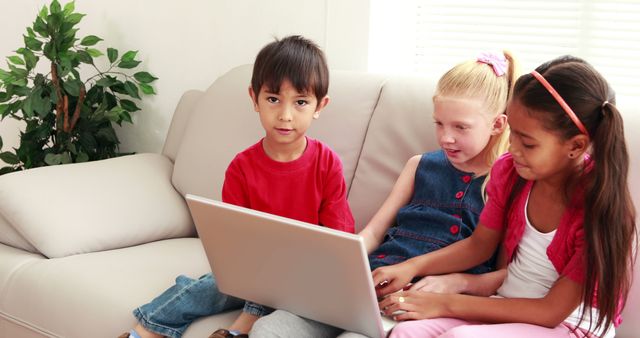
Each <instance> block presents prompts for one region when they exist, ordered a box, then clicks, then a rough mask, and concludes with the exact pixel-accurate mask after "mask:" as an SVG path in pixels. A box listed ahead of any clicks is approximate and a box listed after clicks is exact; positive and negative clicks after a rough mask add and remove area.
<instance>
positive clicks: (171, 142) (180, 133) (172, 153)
mask: <svg viewBox="0 0 640 338" xmlns="http://www.w3.org/2000/svg"><path fill="white" fill-rule="evenodd" d="M203 94H204V92H203V91H201V90H189V91H186V92H185V93H184V94H182V97H181V98H180V102H178V105H177V106H176V110H175V111H174V112H173V117H172V118H171V125H170V126H169V131H168V132H167V138H166V140H165V141H164V147H163V148H162V154H163V155H164V156H167V157H168V158H170V159H171V161H175V160H176V155H177V154H178V149H180V143H181V142H182V138H183V137H184V130H185V129H186V127H187V122H188V121H189V116H190V115H191V112H192V111H193V108H194V107H195V106H196V104H197V103H198V100H200V97H202V95H203Z"/></svg>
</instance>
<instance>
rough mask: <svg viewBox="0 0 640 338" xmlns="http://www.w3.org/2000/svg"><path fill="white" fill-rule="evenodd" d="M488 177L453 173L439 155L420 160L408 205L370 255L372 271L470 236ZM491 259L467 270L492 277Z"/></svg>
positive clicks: (403, 208)
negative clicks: (486, 273)
mask: <svg viewBox="0 0 640 338" xmlns="http://www.w3.org/2000/svg"><path fill="white" fill-rule="evenodd" d="M485 178H486V176H480V177H475V176H474V175H473V173H467V172H463V171H460V170H458V169H456V168H455V167H454V166H453V165H452V164H451V163H450V162H449V160H448V159H447V157H446V155H445V153H444V151H442V150H439V151H435V152H430V153H426V154H423V155H422V158H421V159H420V163H419V164H418V168H417V169H416V177H415V182H414V192H413V197H412V199H411V202H409V204H407V205H406V206H404V207H402V208H401V209H400V210H399V211H398V215H397V217H396V224H395V225H394V226H392V227H391V228H389V230H388V231H387V234H386V236H385V238H384V240H383V242H382V244H381V245H380V246H379V247H378V249H377V250H375V251H374V252H373V253H371V254H370V255H369V264H370V266H371V270H374V269H376V268H378V267H381V266H386V265H392V264H397V263H400V262H403V261H405V260H407V259H409V258H412V257H415V256H419V255H422V254H425V253H428V252H431V251H435V250H438V249H440V248H444V247H446V246H447V245H449V244H452V243H454V242H457V241H459V240H461V239H465V238H467V237H469V236H470V235H471V233H472V232H473V230H474V229H475V227H476V225H477V224H478V220H479V218H480V212H481V211H482V208H483V207H484V201H483V200H482V191H481V187H482V184H483V183H484V180H485ZM494 261H495V259H494V258H492V259H491V260H489V261H487V262H485V263H483V264H481V265H478V266H476V267H474V268H471V269H469V270H467V272H469V273H474V274H479V273H484V272H489V271H492V270H493V268H494V264H495V262H494Z"/></svg>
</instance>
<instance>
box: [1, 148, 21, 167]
mask: <svg viewBox="0 0 640 338" xmlns="http://www.w3.org/2000/svg"><path fill="white" fill-rule="evenodd" d="M0 160H2V161H3V162H4V163H6V164H18V163H20V160H19V159H18V156H16V154H14V153H10V152H8V151H5V152H2V153H0Z"/></svg>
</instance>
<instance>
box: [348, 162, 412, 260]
mask: <svg viewBox="0 0 640 338" xmlns="http://www.w3.org/2000/svg"><path fill="white" fill-rule="evenodd" d="M420 158H421V155H416V156H413V157H412V158H410V159H409V161H407V164H405V166H404V169H402V172H401V173H400V176H399V177H398V179H397V180H396V183H395V185H394V186H393V189H392V190H391V193H389V196H388V197H387V199H386V200H385V201H384V203H382V206H381V207H380V209H378V211H377V212H376V213H375V215H373V218H371V221H369V224H367V226H366V227H365V228H364V229H363V230H362V231H360V235H361V236H362V237H363V238H364V242H365V245H366V247H367V253H371V252H373V251H374V250H375V249H376V248H377V247H378V246H379V245H380V243H381V242H382V239H383V238H384V235H385V233H386V232H387V229H389V227H390V226H391V225H392V224H393V222H394V220H395V218H396V215H397V214H398V210H400V208H402V207H403V206H405V205H406V204H407V203H409V201H410V200H411V196H412V195H413V185H414V181H415V176H416V169H417V168H418V164H419V163H420Z"/></svg>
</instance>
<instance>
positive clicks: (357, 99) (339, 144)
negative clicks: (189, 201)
mask: <svg viewBox="0 0 640 338" xmlns="http://www.w3.org/2000/svg"><path fill="white" fill-rule="evenodd" d="M251 69H252V68H251V65H246V66H240V67H238V68H235V69H233V70H231V71H229V72H228V73H226V74H225V75H223V76H222V77H220V78H219V79H218V80H216V81H215V82H214V83H213V84H212V85H211V87H209V89H207V91H206V92H205V93H204V94H203V95H202V96H201V97H200V98H199V99H198V101H197V102H196V103H195V104H194V108H193V110H192V111H191V114H190V117H189V120H188V122H186V124H185V127H184V131H183V132H182V134H183V137H182V139H181V141H180V145H179V147H178V151H177V153H176V156H175V167H174V172H173V178H172V179H173V183H174V186H175V187H176V189H178V191H180V192H181V193H182V194H187V193H192V194H198V195H202V196H206V197H210V198H215V199H219V198H220V195H221V190H222V182H223V180H224V172H225V170H226V167H227V165H228V164H229V162H230V161H231V160H232V159H233V157H234V156H235V154H237V153H238V152H240V151H242V150H244V149H245V148H247V147H249V146H250V145H252V144H254V143H255V142H257V141H258V140H259V139H260V138H262V137H263V136H264V130H263V129H262V127H261V125H260V121H259V119H258V115H257V113H256V112H255V111H254V110H253V106H252V104H251V99H250V98H249V94H248V86H249V83H250V80H251ZM331 76H332V78H331V82H332V83H331V85H330V88H329V96H330V97H331V102H330V103H329V105H328V106H327V108H326V109H325V110H323V111H322V113H321V115H320V118H319V119H318V120H316V121H314V122H313V123H312V125H311V127H310V129H309V131H308V134H309V136H311V137H314V138H318V139H320V140H322V141H323V142H324V143H326V144H327V145H329V146H330V147H331V148H333V149H334V150H335V151H336V152H337V153H338V154H339V155H340V157H341V159H342V162H343V166H344V174H345V179H346V182H347V185H348V187H349V186H350V185H351V181H352V178H353V177H354V174H355V172H356V167H357V164H358V158H359V157H360V153H361V151H362V145H363V143H364V139H365V135H366V132H367V128H368V126H369V121H370V120H371V116H372V113H373V111H374V108H375V106H376V104H377V102H378V97H379V94H380V91H381V88H382V86H383V83H384V80H383V77H381V76H376V75H366V74H359V73H350V72H334V73H332V74H331ZM172 142H175V140H173V141H172ZM172 147H173V146H170V147H168V148H167V147H165V150H167V149H169V150H168V151H170V149H171V148H172Z"/></svg>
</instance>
